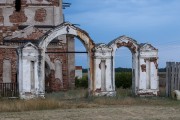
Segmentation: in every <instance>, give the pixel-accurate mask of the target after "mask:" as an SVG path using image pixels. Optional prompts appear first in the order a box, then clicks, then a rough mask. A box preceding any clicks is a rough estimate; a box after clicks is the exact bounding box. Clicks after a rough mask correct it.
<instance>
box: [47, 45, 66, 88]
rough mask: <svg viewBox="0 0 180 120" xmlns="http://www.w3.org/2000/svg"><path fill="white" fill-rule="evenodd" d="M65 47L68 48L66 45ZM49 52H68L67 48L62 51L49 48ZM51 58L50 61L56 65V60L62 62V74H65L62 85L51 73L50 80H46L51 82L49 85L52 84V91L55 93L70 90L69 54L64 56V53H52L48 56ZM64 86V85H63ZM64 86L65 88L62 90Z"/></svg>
mask: <svg viewBox="0 0 180 120" xmlns="http://www.w3.org/2000/svg"><path fill="white" fill-rule="evenodd" d="M63 46H66V45H63ZM47 51H48V52H64V51H66V48H64V49H62V48H56V49H54V48H48V49H47ZM48 55H49V57H50V60H51V62H53V63H54V61H55V60H57V59H58V60H60V61H62V74H63V83H60V80H57V79H55V77H54V72H53V71H51V75H50V77H49V78H48V79H49V80H46V81H49V84H50V88H49V89H50V90H53V91H58V90H62V89H63V90H67V89H68V85H69V83H68V74H67V73H68V67H67V66H68V65H67V64H68V63H67V54H64V53H50V54H48ZM62 84H63V85H62ZM62 86H63V88H62Z"/></svg>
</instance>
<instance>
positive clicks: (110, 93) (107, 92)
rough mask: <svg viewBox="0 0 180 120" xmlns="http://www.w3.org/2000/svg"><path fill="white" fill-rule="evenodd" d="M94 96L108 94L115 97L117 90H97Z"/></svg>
mask: <svg viewBox="0 0 180 120" xmlns="http://www.w3.org/2000/svg"><path fill="white" fill-rule="evenodd" d="M94 96H108V97H114V96H116V91H102V92H95V93H94Z"/></svg>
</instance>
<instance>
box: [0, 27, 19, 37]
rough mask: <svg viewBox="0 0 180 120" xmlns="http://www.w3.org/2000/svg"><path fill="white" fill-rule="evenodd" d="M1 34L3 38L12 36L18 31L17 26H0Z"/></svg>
mask: <svg viewBox="0 0 180 120" xmlns="http://www.w3.org/2000/svg"><path fill="white" fill-rule="evenodd" d="M0 30H1V33H2V34H3V37H5V36H10V35H12V33H13V32H15V31H16V30H18V24H14V25H13V26H0Z"/></svg>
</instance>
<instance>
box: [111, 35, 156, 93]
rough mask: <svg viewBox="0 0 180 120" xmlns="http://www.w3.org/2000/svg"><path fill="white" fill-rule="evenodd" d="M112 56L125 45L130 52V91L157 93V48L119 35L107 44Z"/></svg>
mask: <svg viewBox="0 0 180 120" xmlns="http://www.w3.org/2000/svg"><path fill="white" fill-rule="evenodd" d="M108 46H109V47H111V48H112V49H113V51H112V56H113V58H115V52H116V50H117V49H118V48H120V47H123V46H124V47H127V48H128V49H129V50H130V51H131V53H132V91H133V93H134V94H135V95H157V94H158V91H159V84H158V83H159V80H158V50H157V49H156V48H154V47H153V46H152V45H150V44H138V43H137V41H136V40H134V39H132V38H129V37H126V36H120V37H118V38H116V39H115V40H113V41H111V42H110V43H109V44H108ZM114 76H115V60H114V59H113V81H115V77H114Z"/></svg>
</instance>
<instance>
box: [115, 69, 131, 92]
mask: <svg viewBox="0 0 180 120" xmlns="http://www.w3.org/2000/svg"><path fill="white" fill-rule="evenodd" d="M115 85H116V88H123V89H127V88H131V86H132V73H131V72H116V73H115Z"/></svg>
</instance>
